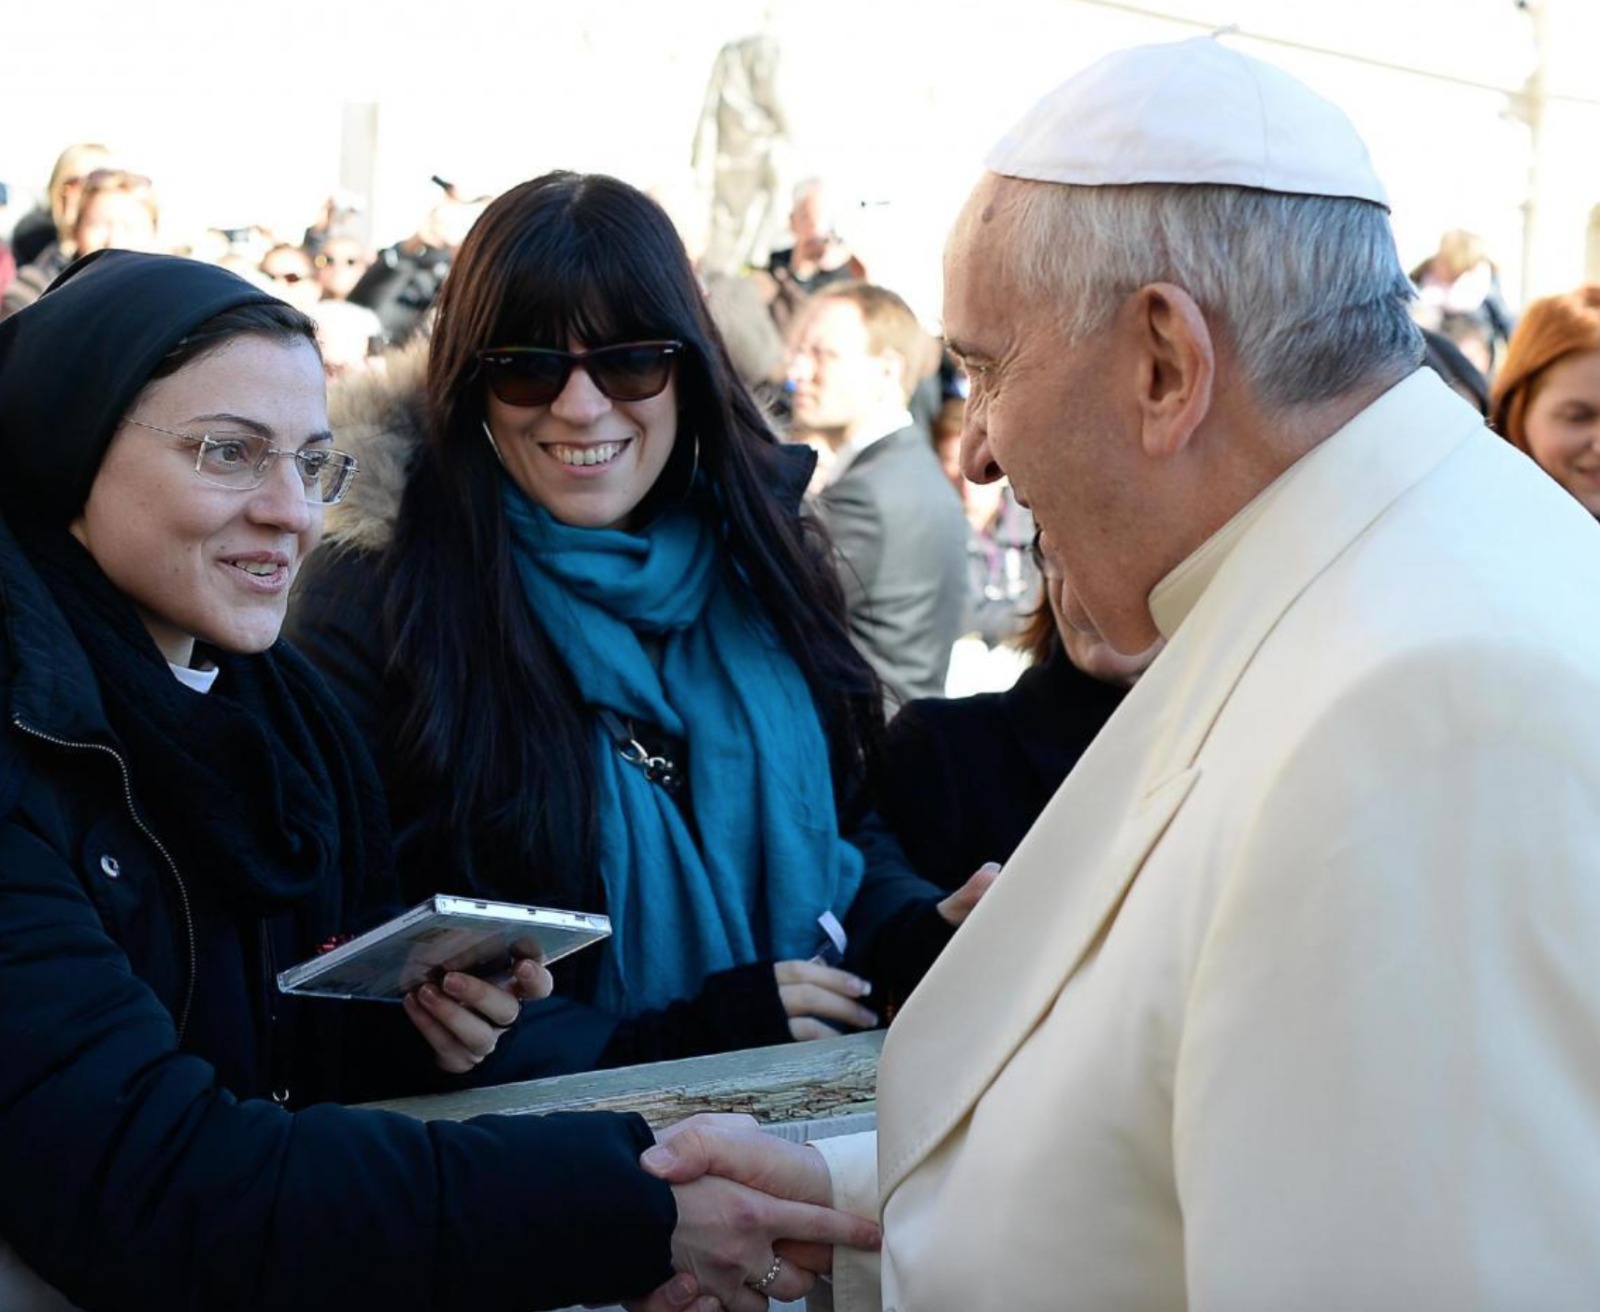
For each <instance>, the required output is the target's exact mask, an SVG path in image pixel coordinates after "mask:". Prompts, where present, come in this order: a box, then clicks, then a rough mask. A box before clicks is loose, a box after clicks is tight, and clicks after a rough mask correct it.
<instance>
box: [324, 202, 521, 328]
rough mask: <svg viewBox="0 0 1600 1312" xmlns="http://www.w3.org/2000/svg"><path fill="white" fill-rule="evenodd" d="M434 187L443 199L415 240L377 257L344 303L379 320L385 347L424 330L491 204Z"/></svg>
mask: <svg viewBox="0 0 1600 1312" xmlns="http://www.w3.org/2000/svg"><path fill="white" fill-rule="evenodd" d="M434 182H435V183H436V184H437V185H439V186H440V187H442V188H443V189H444V196H443V198H442V199H441V200H439V201H438V203H437V204H435V205H434V206H433V207H432V208H431V209H430V210H429V211H428V212H427V214H426V215H424V216H423V219H422V222H421V223H419V224H418V225H417V230H416V231H415V232H414V233H412V234H411V236H409V237H407V238H405V239H404V240H403V241H398V242H396V243H395V244H394V245H393V246H386V247H385V248H384V249H383V250H381V251H379V252H378V255H377V258H376V259H375V260H374V261H373V262H372V265H371V266H370V267H369V268H368V269H367V270H366V272H365V273H363V274H362V275H361V277H360V279H359V280H358V281H357V282H356V285H355V286H354V287H352V288H351V289H350V291H349V293H348V295H347V296H346V298H345V299H347V300H349V301H351V302H353V303H354V304H356V305H364V306H366V307H367V309H369V310H371V311H372V312H373V313H374V314H376V315H377V316H378V321H379V323H380V324H381V325H382V328H383V341H384V344H385V345H386V346H400V345H403V344H404V343H405V342H406V341H407V340H408V339H409V338H410V337H411V335H412V334H413V333H415V332H417V331H418V330H419V329H421V328H422V327H423V324H424V320H425V319H426V317H427V315H428V313H429V311H430V310H432V309H433V303H434V300H435V299H436V298H437V297H438V295H439V289H440V288H441V287H442V286H444V279H445V275H446V274H447V273H449V272H450V262H451V261H452V260H453V259H454V258H455V254H456V252H457V251H458V250H459V249H460V248H461V243H462V242H463V241H464V240H465V239H466V235H467V232H468V230H469V229H470V228H471V227H472V225H473V223H474V222H475V221H476V220H477V217H478V215H480V214H482V213H483V209H484V206H485V205H487V204H488V202H489V199H490V198H489V197H487V196H479V197H476V198H474V199H471V200H468V199H465V198H464V197H463V196H462V195H461V193H460V192H459V191H458V190H457V188H456V187H455V185H454V184H452V183H449V182H446V181H444V179H442V178H435V179H434Z"/></svg>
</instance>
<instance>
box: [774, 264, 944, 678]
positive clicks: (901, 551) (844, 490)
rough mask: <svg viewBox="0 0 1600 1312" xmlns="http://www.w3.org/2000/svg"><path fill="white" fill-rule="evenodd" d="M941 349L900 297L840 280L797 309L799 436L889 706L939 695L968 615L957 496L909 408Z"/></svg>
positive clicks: (862, 640)
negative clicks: (820, 468)
mask: <svg viewBox="0 0 1600 1312" xmlns="http://www.w3.org/2000/svg"><path fill="white" fill-rule="evenodd" d="M936 358H937V357H936V352H935V350H934V348H933V343H932V342H931V341H930V339H929V337H928V334H927V333H926V332H924V331H923V328H922V326H921V324H919V323H918V322H917V317H916V315H914V314H913V313H912V312H911V308H910V307H909V306H908V305H906V303H905V302H904V301H903V300H901V299H900V297H898V296H896V295H895V294H894V293H893V292H891V291H889V290H887V289H886V288H883V287H876V286H873V285H872V284H870V283H839V284H834V285H831V286H829V287H826V288H824V289H823V291H822V292H821V293H820V294H818V295H817V296H816V297H815V298H814V299H813V300H812V301H811V303H810V304H809V305H808V306H807V307H806V309H805V312H804V314H803V315H802V317H801V319H800V321H799V323H798V325H797V329H796V335H795V339H794V347H793V352H792V355H791V358H790V363H789V379H790V383H791V385H792V388H793V391H792V394H791V397H790V401H791V405H792V408H793V426H794V430H795V431H794V435H795V436H802V437H805V438H807V439H809V440H812V441H814V442H816V443H818V444H819V445H821V446H822V447H823V448H824V450H825V455H826V458H827V460H828V461H829V462H830V464H829V468H828V471H827V474H826V482H825V484H824V486H823V487H822V489H821V492H820V493H819V494H818V495H817V496H816V498H815V502H814V504H815V509H816V513H817V515H818V517H819V518H820V519H821V520H822V522H823V523H824V524H825V525H826V526H827V528H828V531H829V533H830V534H831V535H832V538H833V542H834V545H835V546H836V548H837V549H838V553H839V572H840V579H841V582H842V583H843V585H844V591H845V599H846V603H847V605H848V607H849V620H850V631H851V633H852V635H853V636H854V637H855V640H856V643H857V645H858V646H859V647H860V649H861V651H862V653H863V654H864V655H865V656H866V658H867V660H868V661H869V662H870V663H871V664H872V666H873V668H874V669H875V670H877V672H878V676H879V677H880V678H881V679H882V680H883V682H884V685H885V691H886V692H887V694H888V695H889V698H890V700H891V702H892V703H894V704H895V705H898V704H900V703H903V702H905V701H909V700H910V699H911V698H913V697H936V696H940V695H942V694H943V692H944V679H945V672H946V670H947V668H948V667H949V664H950V649H951V647H952V646H953V645H954V644H955V640H956V639H957V638H958V637H960V636H961V634H962V632H963V630H964V629H965V627H966V619H967V614H966V612H967V554H966V540H967V524H966V517H965V515H964V514H963V512H962V509H961V499H960V497H959V496H957V494H956V492H955V489H954V488H952V487H951V486H950V482H949V480H948V479H946V478H945V476H944V472H943V470H941V469H940V468H939V460H938V457H937V456H935V455H934V452H933V447H932V444H931V442H930V441H929V438H928V434H927V433H926V431H924V430H923V429H922V428H920V427H918V426H917V425H916V424H915V423H914V422H913V421H912V418H911V413H910V411H909V410H908V409H907V408H906V406H907V402H908V401H909V400H910V397H911V393H912V391H913V390H914V389H915V387H916V385H917V383H918V382H919V381H920V380H921V379H922V377H923V376H924V375H925V374H927V373H928V372H929V370H930V369H931V368H932V366H933V364H934V362H935V360H936Z"/></svg>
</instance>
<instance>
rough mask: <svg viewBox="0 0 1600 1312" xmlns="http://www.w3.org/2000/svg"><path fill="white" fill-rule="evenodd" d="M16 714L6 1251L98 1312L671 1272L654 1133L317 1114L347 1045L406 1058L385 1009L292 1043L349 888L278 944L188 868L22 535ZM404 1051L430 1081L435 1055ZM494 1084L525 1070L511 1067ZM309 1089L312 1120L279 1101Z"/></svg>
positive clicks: (391, 1309) (470, 1298)
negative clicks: (289, 983) (286, 994)
mask: <svg viewBox="0 0 1600 1312" xmlns="http://www.w3.org/2000/svg"><path fill="white" fill-rule="evenodd" d="M0 712H3V716H4V719H3V722H0V978H3V979H4V980H5V988H4V990H0V1052H3V1053H4V1054H5V1057H4V1060H3V1061H0V1181H4V1186H3V1188H0V1236H3V1237H4V1238H5V1239H6V1240H8V1241H9V1242H10V1243H11V1244H12V1246H13V1247H14V1248H15V1249H16V1251H17V1252H18V1254H20V1256H21V1257H22V1258H23V1259H24V1261H26V1262H27V1263H28V1264H29V1265H30V1266H32V1267H33V1268H34V1269H35V1270H36V1271H37V1272H38V1273H39V1274H40V1275H41V1276H42V1277H43V1278H44V1279H46V1280H47V1281H49V1282H50V1283H51V1284H52V1285H54V1286H56V1287H57V1288H59V1289H60V1290H61V1291H62V1292H63V1293H64V1294H65V1295H66V1296H67V1297H68V1298H70V1299H71V1300H72V1301H73V1302H74V1303H76V1304H78V1305H79V1306H80V1307H82V1308H85V1309H88V1310H89V1312H95V1310H96V1309H101V1308H105V1309H116V1310H117V1312H137V1309H143V1308H151V1309H157V1308H159V1309H164V1310H165V1309H174V1308H180V1307H194V1308H201V1307H203V1308H206V1309H208V1312H212V1310H215V1309H235V1308H238V1309H261V1310H267V1309H294V1310H295V1312H314V1310H315V1309H323V1308H326V1309H345V1308H351V1307H359V1306H381V1307H384V1308H385V1309H387V1310H388V1312H399V1310H401V1309H416V1310H417V1312H422V1310H423V1309H451V1308H460V1309H466V1308H473V1309H476V1308H479V1307H481V1306H483V1305H484V1304H485V1303H488V1304H492V1305H500V1306H518V1307H560V1306H564V1305H567V1304H571V1303H574V1302H578V1301H582V1300H593V1299H607V1298H614V1297H617V1296H619V1295H625V1294H638V1293H642V1292H644V1291H646V1290H648V1289H650V1288H652V1287H654V1286H655V1285H656V1284H658V1283H660V1282H661V1281H662V1280H664V1279H665V1278H666V1277H667V1276H668V1275H669V1274H670V1262H669V1244H670V1237H671V1233H672V1229H673V1226H674V1224H675V1219H676V1217H675V1208H674V1206H673V1202H672V1197H671V1193H670V1191H669V1190H668V1189H667V1188H666V1186H664V1185H662V1184H661V1183H660V1182H658V1181H655V1180H653V1179H651V1178H650V1177H648V1176H646V1175H645V1174H644V1172H643V1171H641V1170H640V1169H639V1167H638V1165H637V1157H638V1154H639V1153H640V1152H641V1151H642V1150H643V1148H645V1147H646V1146H648V1145H649V1143H650V1142H651V1135H650V1132H649V1130H648V1128H647V1127H646V1126H645V1124H644V1122H643V1121H642V1120H640V1119H639V1118H638V1117H633V1116H621V1115H606V1114H600V1115H585V1116H558V1117H548V1118H537V1117H525V1118H522V1117H484V1118H480V1119H478V1120H474V1121H468V1122H464V1123H459V1124H457V1123H446V1122H438V1123H424V1122H421V1121H415V1120H411V1119H409V1118H406V1117H403V1116H398V1115H393V1114H386V1113H378V1112H365V1111H359V1110H352V1109H347V1108H344V1107H341V1106H337V1105H333V1104H330V1103H317V1104H316V1105H306V1104H307V1103H310V1102H312V1100H315V1099H320V1098H325V1097H328V1096H332V1095H334V1094H337V1093H338V1092H339V1082H340V1079H341V1076H342V1073H343V1072H342V1071H341V1069H340V1068H341V1067H343V1066H344V1065H346V1064H347V1063H346V1061H345V1060H344V1059H345V1058H346V1057H347V1056H349V1055H350V1054H351V1053H352V1052H355V1051H369V1050H370V1051H374V1052H382V1051H385V1050H386V1036H385V1034H384V1031H385V1030H386V1029H388V1030H389V1031H390V1033H389V1035H388V1036H387V1038H392V1039H394V1040H395V1041H398V1040H399V1039H400V1038H402V1037H404V1036H403V1034H401V1033H400V1032H399V1031H398V1030H397V1029H396V1026H397V1024H398V1013H397V1012H395V1011H393V1010H392V1009H390V1008H384V1007H378V1006H375V1005H366V1004H337V1003H334V1004H320V1003H318V1004H302V1005H301V1006H300V1007H299V1008H298V1009H293V1010H294V1015H293V1018H292V1023H290V1024H286V1023H285V1017H286V1016H287V1015H288V1013H289V1012H290V1010H291V1009H290V1008H289V1006H288V1003H287V1000H286V999H283V998H281V997H278V996H276V995H275V994H274V993H273V991H272V988H271V983H270V973H271V970H272V967H273V965H274V955H275V954H276V956H277V961H276V964H279V965H282V964H288V961H290V960H297V959H299V958H300V957H303V956H308V955H310V953H311V951H312V950H313V949H314V947H315V941H314V940H310V939H308V938H306V937H305V936H306V935H307V934H308V933H312V932H320V930H315V931H313V929H312V927H313V926H325V925H327V924H328V923H330V918H331V920H332V923H334V924H337V923H338V920H339V918H340V917H341V916H345V915H346V914H347V911H346V909H344V908H342V905H341V904H342V901H343V897H344V890H343V889H340V888H321V889H318V890H317V891H316V893H315V894H314V895H312V896H310V897H308V898H307V899H306V902H307V905H305V906H297V907H296V908H295V909H294V911H293V912H292V913H290V914H287V915H284V916H281V917H278V918H276V919H275V920H274V921H273V922H271V923H268V924H260V923H255V922H251V921H250V920H248V919H247V918H243V917H239V916H230V915H229V914H228V912H227V908H226V905H225V904H224V902H223V900H222V899H221V896H220V894H219V893H218V892H217V891H216V889H215V888H213V887H212V886H211V885H210V884H209V883H208V880H207V871H206V870H204V869H186V870H181V871H180V870H177V869H176V868H175V866H174V864H173V862H172V861H171V860H170V859H169V856H168V853H167V848H166V847H164V846H163V844H162V842H161V836H160V835H159V834H157V833H154V832H152V830H151V828H150V827H149V825H148V823H147V820H146V817H145V816H144V815H143V814H142V813H141V810H140V806H139V802H138V798H139V797H140V796H141V794H143V795H150V794H149V792H148V790H151V789H158V788H160V787H161V786H162V783H163V781H162V780H160V779H155V778H136V779H130V778H129V777H128V766H127V764H126V760H127V758H126V756H125V754H124V753H123V752H122V751H120V750H119V746H118V744H117V740H116V738H115V736H114V734H113V732H112V730H111V728H110V726H109V724H108V723H107V721H106V719H105V717H104V713H103V710H102V707H101V699H100V694H99V690H98V687H97V685H96V683H95V679H94V676H93V674H92V672H91V668H90V666H89V663H88V661H87V659H86V657H85V655H84V653H83V650H82V648H81V647H80V646H79V645H78V643H77V641H76V639H75V637H74V635H73V632H72V630H71V629H70V628H69V627H68V625H67V624H66V622H65V620H64V619H63V617H62V615H61V612H60V611H59V610H58V609H57V607H56V605H55V603H54V600H53V599H52V597H51V595H50V594H49V592H48V591H47V590H46V589H45V588H44V586H43V585H42V583H41V582H40V580H39V579H38V577H37V575H36V574H35V573H34V572H33V570H32V568H31V566H30V565H29V563H28V561H27V559H26V557H25V556H24V555H23V553H22V551H21V549H20V548H19V547H18V545H17V543H16V542H15V540H14V539H13V538H12V537H11V535H10V534H9V532H8V531H6V530H5V529H4V527H3V526H0ZM195 801H196V804H197V805H203V804H204V799H201V798H197V799H195ZM228 859H229V854H228V853H227V852H221V851H219V852H218V853H217V861H218V862H219V863H221V862H225V861H227V860H228ZM288 954H293V955H292V956H289V955H288ZM218 963H223V964H221V965H219V964H218ZM229 963H231V965H230V964H229ZM241 999H242V1000H243V1001H242V1002H241ZM180 1017H181V1018H182V1021H181V1023H180V1019H179V1018H180ZM341 1021H343V1022H347V1023H346V1024H345V1026H344V1029H343V1030H342V1031H341V1030H340V1029H339V1023H340V1022H341ZM404 1051H405V1053H406V1054H408V1055H407V1056H406V1058H405V1059H404V1064H406V1065H408V1066H410V1067H412V1068H415V1069H420V1068H421V1067H422V1066H423V1065H425V1064H426V1062H427V1056H428V1054H427V1049H426V1046H425V1044H424V1043H423V1042H422V1040H421V1038H420V1036H415V1035H413V1036H410V1037H409V1039H407V1040H406V1044H405V1047H404ZM274 1053H276V1054H277V1056H276V1057H274V1056H273V1055H272V1054H274ZM508 1060H509V1059H508ZM484 1069H485V1072H486V1077H487V1078H491V1079H492V1078H496V1077H497V1073H499V1074H498V1077H499V1078H504V1077H505V1074H509V1073H511V1071H510V1068H509V1067H508V1066H507V1065H506V1064H504V1063H503V1062H502V1058H501V1054H500V1053H498V1052H497V1053H496V1055H495V1056H494V1057H493V1058H491V1059H490V1061H489V1062H488V1063H485V1068H484ZM286 1073H287V1078H288V1080H289V1082H290V1084H291V1086H292V1087H295V1088H298V1089H300V1090H302V1091H303V1092H302V1095H301V1097H300V1098H299V1099H297V1100H296V1101H297V1102H298V1104H299V1109H298V1110H291V1107H290V1106H286V1105H279V1104H278V1103H276V1102H274V1101H273V1100H272V1099H271V1098H270V1097H269V1096H268V1094H269V1092H270V1091H271V1090H273V1089H275V1088H278V1087H279V1079H280V1078H281V1077H283V1076H284V1075H285V1074H286ZM389 1091H390V1092H399V1091H401V1090H397V1089H394V1088H393V1087H391V1088H390V1090H389Z"/></svg>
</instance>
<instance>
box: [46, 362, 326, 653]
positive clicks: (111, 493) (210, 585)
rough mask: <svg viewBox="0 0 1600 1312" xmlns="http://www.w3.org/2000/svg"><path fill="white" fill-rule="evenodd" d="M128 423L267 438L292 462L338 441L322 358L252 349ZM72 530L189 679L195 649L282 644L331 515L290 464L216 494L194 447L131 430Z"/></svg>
mask: <svg viewBox="0 0 1600 1312" xmlns="http://www.w3.org/2000/svg"><path fill="white" fill-rule="evenodd" d="M126 418H127V419H130V420H138V421H140V423H145V424H153V425H156V426H157V427H159V428H165V429H171V430H173V431H175V432H178V433H184V434H188V435H192V436H194V437H199V436H200V435H201V434H202V433H205V432H211V433H222V432H234V433H241V432H249V433H261V434H262V435H264V436H265V437H267V439H268V440H269V441H270V442H271V444H272V446H273V447H274V448H276V449H278V450H285V451H293V450H299V449H300V448H302V447H305V446H323V447H325V446H328V445H330V444H331V441H332V439H331V436H330V434H329V432H328V415H327V403H326V399H325V396H324V392H323V381H322V363H321V361H320V360H319V359H318V358H317V353H316V350H315V348H313V347H312V345H311V344H310V343H309V342H305V341H296V342H293V343H288V342H281V341H277V340H274V339H271V338H267V337H262V336H257V335H246V336H241V337H237V338H235V339H233V340H232V341H230V342H228V343H227V344H225V345H224V346H222V347H220V348H219V349H217V350H215V351H212V352H210V353H209V354H207V355H203V356H201V357H200V358H199V359H197V360H194V361H192V362H191V363H189V364H188V365H185V366H184V367H183V368H182V369H180V370H179V371H178V372H177V373H175V374H172V375H171V376H169V377H167V378H163V379H160V380H158V381H157V382H154V383H151V384H150V385H149V386H148V387H146V388H145V390H144V391H143V392H142V393H140V395H139V396H138V398H137V399H136V400H135V401H134V403H133V406H132V407H131V408H130V409H129V411H128V413H127V415H126ZM71 530H72V533H73V536H75V537H76V538H77V539H78V540H79V541H80V542H82V543H83V545H84V546H85V547H86V548H87V549H88V551H89V554H90V555H92V556H93V557H94V559H95V561H96V563H97V564H98V565H99V566H100V569H101V570H102V571H103V572H104V573H105V575H106V577H107V578H109V579H110V580H111V582H112V583H114V584H115V585H116V586H117V588H118V589H120V590H121V591H122V592H123V593H124V594H125V595H126V596H127V597H129V598H130V599H131V600H132V601H133V604H134V605H135V606H136V607H137V608H138V611H139V615H140V618H141V619H143V621H144V624H145V627H146V628H147V629H148V630H149V631H150V635H151V637H153V638H154V639H155V642H156V645H157V646H158V647H159V648H160V649H161V651H162V654H163V655H164V656H165V657H166V658H167V660H168V661H170V662H172V663H173V664H175V665H187V664H188V663H189V660H190V657H191V656H192V654H193V649H194V643H195V640H196V639H200V640H202V641H205V642H208V643H211V644H212V645H213V646H216V647H220V648H222V649H223V650H225V651H233V652H259V651H265V650H266V649H267V648H268V647H270V646H271V645H272V644H273V643H274V642H276V641H277V638H278V630H279V629H280V628H281V627H282V625H283V616H284V611H285V609H286V608H287V606H288V602H289V587H290V585H291V584H292V583H293V582H294V576H295V574H296V572H297V571H298V569H299V567H300V563H301V561H303V560H304V559H305V557H306V555H307V554H308V553H309V552H310V551H311V550H312V548H313V547H315V546H316V544H317V541H318V539H319V538H320V537H321V536H322V508H321V506H317V505H311V504H309V503H308V502H307V501H306V496H305V485H304V484H303V483H302V482H301V480H300V476H299V473H298V471H297V470H296V467H295V463H294V461H292V460H287V459H280V460H273V461H272V462H271V463H270V465H269V467H268V471H267V477H266V481H265V482H264V483H262V485H261V486H260V487H258V488H254V489H249V490H242V491H241V490H236V489H231V488H223V487H215V486H213V485H211V484H209V483H205V482H203V481H202V480H201V479H200V478H198V477H197V476H196V474H195V447H194V446H193V445H191V444H189V443H186V442H184V441H183V440H181V439H180V438H177V437H172V436H168V435H167V434H165V433H159V432H151V431H150V430H149V429H147V428H142V427H139V426H138V425H136V424H132V423H124V424H123V425H122V426H121V428H119V429H118V431H117V434H116V436H115V437H114V438H113V439H112V441H111V445H110V446H109V447H108V448H107V450H106V455H105V459H104V460H103V461H102V462H101V464H100V469H99V472H98V473H97V474H96V475H95V480H94V483H93V485H92V486H91V487H90V490H89V499H88V501H87V502H86V503H85V505H84V508H83V511H82V513H81V514H80V515H79V516H78V518H77V519H76V520H74V521H73V523H72V525H71Z"/></svg>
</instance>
